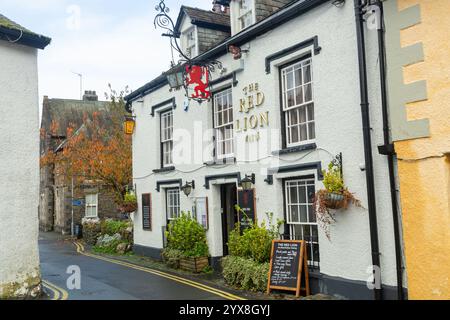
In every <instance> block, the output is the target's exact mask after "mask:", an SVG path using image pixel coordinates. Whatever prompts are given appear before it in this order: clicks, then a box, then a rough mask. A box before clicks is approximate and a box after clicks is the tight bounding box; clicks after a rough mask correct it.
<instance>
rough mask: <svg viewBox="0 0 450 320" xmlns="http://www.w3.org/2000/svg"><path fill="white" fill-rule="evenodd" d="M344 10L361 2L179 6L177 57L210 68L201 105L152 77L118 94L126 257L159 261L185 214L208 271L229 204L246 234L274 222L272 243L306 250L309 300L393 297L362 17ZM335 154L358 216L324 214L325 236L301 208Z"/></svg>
mask: <svg viewBox="0 0 450 320" xmlns="http://www.w3.org/2000/svg"><path fill="white" fill-rule="evenodd" d="M355 3H356V4H358V3H364V1H358V0H356V1H354V0H347V1H345V0H342V1H331V0H297V1H289V0H242V1H237V0H231V1H216V2H215V4H214V9H213V11H207V10H202V9H197V8H189V7H185V6H183V7H182V8H181V12H180V14H179V16H178V20H177V22H176V26H175V32H176V34H177V35H178V36H179V42H180V43H181V47H182V51H183V52H185V53H186V55H189V56H190V58H192V59H193V60H194V61H195V60H196V59H198V60H200V59H201V60H203V61H207V60H217V61H220V62H221V63H222V65H223V68H221V69H219V68H216V70H215V71H214V72H212V74H211V79H209V80H210V87H209V88H208V89H207V90H208V91H209V90H211V99H210V100H209V101H204V102H203V103H199V102H197V101H195V100H192V99H188V97H187V94H186V91H185V90H170V86H169V83H168V80H167V77H166V75H164V74H163V75H161V76H159V77H157V78H156V79H154V80H152V81H150V82H149V83H147V84H145V85H144V86H143V87H141V88H140V89H138V90H136V91H134V92H132V93H131V94H130V95H129V96H128V97H126V100H127V103H128V105H127V107H128V109H129V110H130V111H132V112H133V115H134V116H135V121H136V128H135V131H134V133H133V176H134V185H135V190H136V194H137V196H138V201H139V209H138V211H137V212H136V213H135V217H134V223H135V229H134V230H135V231H134V232H135V233H134V241H135V247H134V250H135V252H136V253H139V254H144V255H148V256H151V257H154V258H160V257H161V251H162V249H163V248H164V246H165V242H166V240H165V235H164V231H165V230H166V229H167V226H168V223H169V222H170V221H171V220H173V219H175V218H176V217H178V216H179V215H180V214H181V213H182V212H193V213H195V216H196V217H197V219H198V221H199V222H200V223H201V224H203V225H204V227H205V228H206V229H207V238H208V243H209V249H210V255H211V264H212V265H213V267H215V268H218V267H219V266H220V258H221V257H223V256H225V255H227V254H228V249H227V239H228V235H229V232H230V231H231V230H232V229H233V228H234V225H235V224H236V222H238V219H239V218H238V215H237V213H236V211H235V209H234V205H235V204H241V205H244V207H246V209H247V210H248V212H247V213H248V214H249V216H250V217H251V218H254V220H255V221H256V222H257V223H259V224H260V223H262V222H263V221H264V220H267V219H268V218H267V213H273V214H274V218H275V219H277V218H278V219H282V220H284V221H285V224H284V226H283V227H282V230H281V232H282V234H283V237H284V238H285V239H300V240H305V241H307V244H308V259H309V266H310V282H311V287H312V292H313V293H319V292H322V293H326V294H337V295H341V296H344V297H347V298H350V299H375V298H380V297H382V298H383V299H395V298H396V290H397V285H398V283H399V279H398V277H399V273H398V261H396V258H398V255H400V257H401V258H402V252H401V247H400V249H399V247H398V246H396V239H395V238H394V234H395V224H394V223H393V206H392V203H393V202H392V195H391V185H390V181H389V172H388V160H387V157H386V156H385V155H382V154H380V151H379V149H382V148H379V146H383V145H385V141H384V139H383V133H384V132H383V125H384V123H383V110H382V108H381V104H382V101H381V100H382V95H381V92H382V90H381V88H380V87H381V82H380V76H379V74H380V71H379V68H380V65H379V63H380V61H379V48H378V32H377V30H376V28H372V29H373V30H372V29H371V26H370V25H369V20H370V18H374V17H369V18H368V19H367V21H366V22H361V23H359V22H358V18H357V19H355ZM375 14H376V13H375ZM374 19H376V16H375V18H374ZM373 23H376V21H375V22H373ZM161 59H164V58H161ZM157 63H160V64H161V65H165V64H166V63H167V64H168V63H169V61H165V60H162V61H158V62H157ZM161 71H167V70H161ZM190 94H192V92H190V93H189V95H190ZM369 102H370V108H369V107H368V106H369V104H368V103H369ZM365 111H368V112H365ZM369 119H370V122H368V121H369ZM336 155H342V168H343V176H344V181H345V184H346V186H347V187H348V188H349V190H350V191H351V192H352V193H354V195H355V197H356V198H358V199H359V200H361V202H362V208H358V207H355V206H350V207H349V209H348V210H340V211H338V212H337V213H336V222H335V223H334V224H332V226H331V229H330V239H329V238H328V237H327V236H326V234H325V232H324V230H323V229H322V228H321V227H320V226H319V225H318V223H317V219H316V216H315V214H314V207H313V198H314V195H315V193H316V192H317V191H318V190H320V189H323V188H324V186H323V183H322V181H323V174H322V170H324V169H326V168H327V166H328V164H329V163H330V162H331V161H332V160H333V159H334V158H335V157H336ZM246 177H247V179H246ZM244 179H246V181H248V180H249V179H250V180H252V191H250V192H244V191H243V189H242V181H243V180H244ZM188 186H189V188H187V187H188ZM186 194H188V196H186ZM394 219H395V217H394ZM396 262H397V263H396ZM373 275H375V283H374V284H372V283H371V278H372V277H373ZM401 277H402V279H401V280H402V282H400V283H403V284H404V280H403V279H404V275H401ZM403 286H404V287H406V285H405V284H404V285H403Z"/></svg>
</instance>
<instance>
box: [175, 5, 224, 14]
mask: <svg viewBox="0 0 450 320" xmlns="http://www.w3.org/2000/svg"><path fill="white" fill-rule="evenodd" d="M181 8H185V9H194V10H198V11H203V12H207V13H213V14H218V15H222V16H224V15H226V14H225V13H223V12H221V13H218V12H215V11H212V10H206V9H202V8H197V7H191V6H186V5H182V6H181Z"/></svg>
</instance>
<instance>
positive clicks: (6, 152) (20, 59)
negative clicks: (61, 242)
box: [0, 41, 40, 297]
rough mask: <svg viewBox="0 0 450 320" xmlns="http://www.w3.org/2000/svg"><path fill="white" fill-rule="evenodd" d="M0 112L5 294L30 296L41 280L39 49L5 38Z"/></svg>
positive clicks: (0, 282) (0, 52) (1, 280)
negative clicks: (11, 42) (39, 239)
mask: <svg viewBox="0 0 450 320" xmlns="http://www.w3.org/2000/svg"><path fill="white" fill-rule="evenodd" d="M0 110H1V114H2V119H1V122H0V179H1V183H0V297H1V296H2V294H3V295H11V294H12V295H19V296H20V295H28V294H29V293H30V292H29V289H31V288H30V287H31V286H33V285H36V282H37V283H39V282H40V280H39V278H40V273H39V255H38V244H37V241H38V204H39V116H38V110H39V106H38V73H37V50H36V49H32V48H29V47H25V46H21V45H15V44H9V43H7V42H5V41H0ZM12 284H14V286H13V287H14V291H13V292H10V289H11V285H12ZM2 290H3V293H2Z"/></svg>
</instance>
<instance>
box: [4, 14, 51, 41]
mask: <svg viewBox="0 0 450 320" xmlns="http://www.w3.org/2000/svg"><path fill="white" fill-rule="evenodd" d="M0 40H4V41H9V42H14V43H19V44H23V45H26V46H29V47H33V48H37V49H44V48H45V47H46V46H48V45H49V44H50V42H51V39H50V38H48V37H45V36H42V35H39V34H37V33H34V32H33V31H31V30H28V29H27V28H25V27H22V26H21V25H20V24H18V23H16V22H14V21H12V20H10V19H8V18H7V17H5V16H4V15H2V14H1V13H0Z"/></svg>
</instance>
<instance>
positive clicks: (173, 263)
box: [161, 248, 184, 268]
mask: <svg viewBox="0 0 450 320" xmlns="http://www.w3.org/2000/svg"><path fill="white" fill-rule="evenodd" d="M161 255H162V258H163V260H164V262H165V263H166V264H167V265H168V266H169V267H171V268H178V267H179V262H180V259H181V258H183V257H184V254H183V252H181V251H180V250H176V249H170V248H165V249H164V250H163V252H162V254H161Z"/></svg>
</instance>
